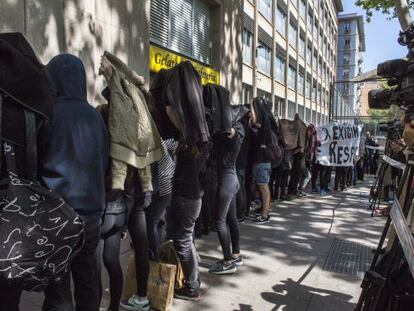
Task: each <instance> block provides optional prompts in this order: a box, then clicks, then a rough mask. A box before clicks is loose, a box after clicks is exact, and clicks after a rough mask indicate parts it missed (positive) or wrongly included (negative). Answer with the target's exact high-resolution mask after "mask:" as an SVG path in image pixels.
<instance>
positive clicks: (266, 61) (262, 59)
mask: <svg viewBox="0 0 414 311" xmlns="http://www.w3.org/2000/svg"><path fill="white" fill-rule="evenodd" d="M259 45H261V46H263V47H262V48H258V49H257V58H258V66H257V68H258V69H259V70H260V71H261V72H262V73H265V74H267V75H270V48H269V47H267V46H266V45H265V44H263V43H261V42H260V41H259Z"/></svg>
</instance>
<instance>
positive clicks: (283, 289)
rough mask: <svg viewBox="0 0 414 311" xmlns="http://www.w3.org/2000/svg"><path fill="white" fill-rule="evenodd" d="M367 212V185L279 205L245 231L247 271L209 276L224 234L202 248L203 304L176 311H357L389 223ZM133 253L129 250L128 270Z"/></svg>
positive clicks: (35, 302) (27, 297)
mask: <svg viewBox="0 0 414 311" xmlns="http://www.w3.org/2000/svg"><path fill="white" fill-rule="evenodd" d="M367 207H368V185H367V184H365V185H358V186H356V187H353V188H351V189H349V190H348V191H346V192H343V193H332V194H330V195H326V196H323V197H321V196H320V195H319V194H317V195H308V196H307V197H304V198H299V199H295V200H294V201H290V202H281V203H280V202H277V203H273V213H272V219H271V222H270V223H269V224H266V225H253V224H251V223H248V222H246V223H243V224H241V248H242V254H243V257H244V262H245V265H244V266H243V267H241V268H240V269H239V271H238V272H237V273H236V274H234V275H232V276H215V275H211V274H209V273H208V272H207V271H208V268H209V267H210V266H211V265H212V264H213V263H214V262H215V261H216V260H218V259H219V258H220V257H221V251H220V247H219V242H218V238H217V235H216V233H214V232H212V233H210V235H209V236H207V237H205V238H203V239H201V240H197V242H196V243H197V249H198V251H199V252H200V256H201V259H202V263H201V280H202V282H203V284H202V291H203V299H202V300H201V301H200V302H198V303H191V302H186V301H180V300H175V301H174V308H173V310H178V311H187V310H215V311H216V310H217V311H267V310H269V311H276V310H284V311H302V310H303V311H305V310H312V311H328V310H332V311H347V310H353V309H354V307H355V304H356V302H357V300H358V297H359V293H360V283H361V277H362V275H363V273H364V271H365V270H366V268H367V266H369V264H370V261H371V256H372V254H371V249H372V248H375V247H376V244H377V241H378V239H379V236H380V234H381V231H382V228H383V225H384V223H385V218H371V217H370V211H369V210H368V209H367ZM129 252H130V251H129V250H128V249H127V245H124V249H123V251H122V260H123V262H124V263H125V262H126V260H127V257H128V254H129ZM105 284H107V280H106V276H105ZM107 297H108V293H107V292H106V293H105V294H104V298H107ZM41 302H42V297H41V294H33V293H26V294H24V297H23V299H22V304H21V311H38V310H39V311H40V310H41V308H40V305H41Z"/></svg>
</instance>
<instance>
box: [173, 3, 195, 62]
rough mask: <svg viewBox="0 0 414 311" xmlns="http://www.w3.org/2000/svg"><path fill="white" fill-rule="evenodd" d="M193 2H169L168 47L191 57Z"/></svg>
mask: <svg viewBox="0 0 414 311" xmlns="http://www.w3.org/2000/svg"><path fill="white" fill-rule="evenodd" d="M192 17H193V1H192V0H170V26H171V27H170V46H171V48H172V49H173V50H176V51H177V52H179V53H183V54H187V55H192V50H193V49H192V36H193V29H192V28H193V27H192V25H193V22H192Z"/></svg>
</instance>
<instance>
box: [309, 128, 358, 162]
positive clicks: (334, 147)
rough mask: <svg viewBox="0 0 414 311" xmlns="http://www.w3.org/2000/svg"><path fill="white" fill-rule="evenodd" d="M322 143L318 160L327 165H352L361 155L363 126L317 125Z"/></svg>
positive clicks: (318, 151)
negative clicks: (360, 142)
mask: <svg viewBox="0 0 414 311" xmlns="http://www.w3.org/2000/svg"><path fill="white" fill-rule="evenodd" d="M317 132H318V137H319V140H320V142H321V145H320V146H319V147H318V148H317V155H316V160H317V161H318V162H319V163H320V164H322V165H326V166H352V165H354V163H353V161H354V159H355V157H356V156H358V155H359V141H360V138H361V133H362V126H357V125H352V124H347V123H336V122H333V123H328V124H325V125H321V126H318V127H317Z"/></svg>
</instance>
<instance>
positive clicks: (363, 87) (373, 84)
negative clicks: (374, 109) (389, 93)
mask: <svg viewBox="0 0 414 311" xmlns="http://www.w3.org/2000/svg"><path fill="white" fill-rule="evenodd" d="M378 88H380V85H379V84H378V82H377V81H369V82H363V83H361V84H360V85H359V89H360V92H361V95H360V98H359V106H358V108H357V115H359V116H367V115H368V109H369V106H368V93H369V91H371V90H375V89H378Z"/></svg>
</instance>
